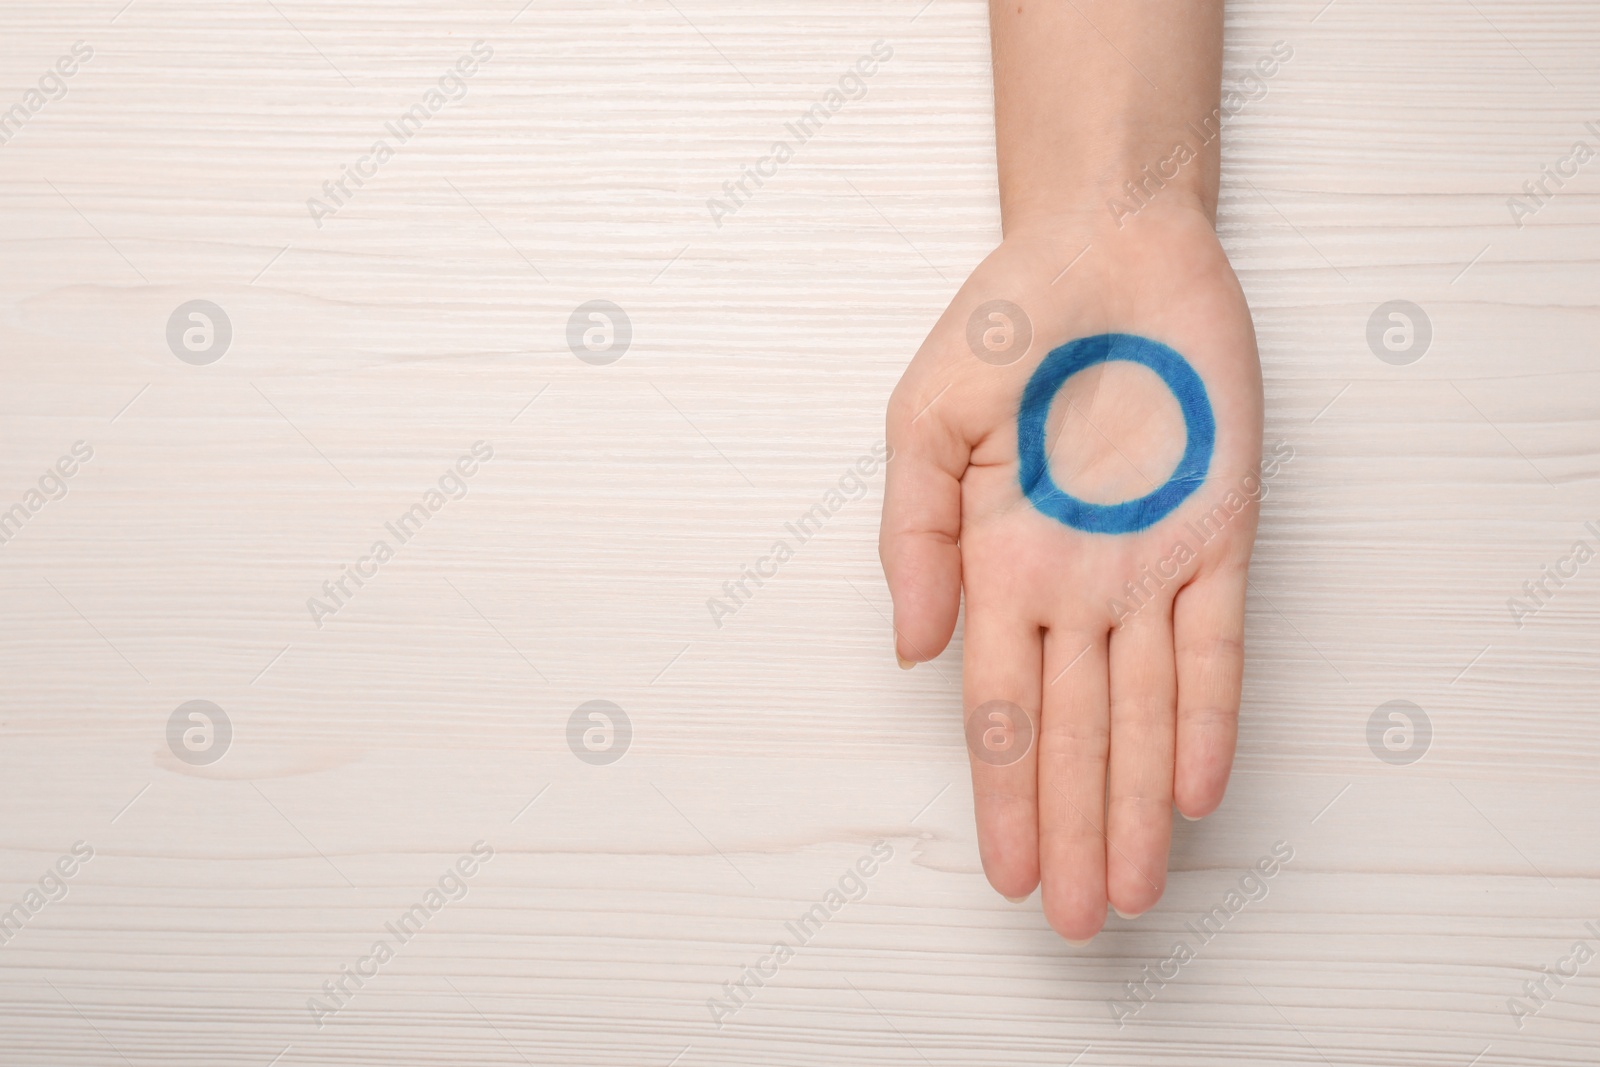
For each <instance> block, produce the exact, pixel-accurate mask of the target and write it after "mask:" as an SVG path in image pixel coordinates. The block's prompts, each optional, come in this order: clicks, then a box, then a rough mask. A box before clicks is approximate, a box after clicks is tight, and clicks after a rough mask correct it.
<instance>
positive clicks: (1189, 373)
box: [1017, 333, 1217, 534]
mask: <svg viewBox="0 0 1600 1067" xmlns="http://www.w3.org/2000/svg"><path fill="white" fill-rule="evenodd" d="M1112 360H1125V361H1127V362H1129V363H1138V364H1140V365H1141V366H1145V367H1149V368H1150V369H1151V370H1153V371H1155V372H1156V373H1157V374H1159V375H1160V376H1161V380H1162V381H1164V382H1166V383H1167V388H1168V389H1171V390H1172V395H1173V397H1174V398H1175V399H1176V400H1177V401H1178V407H1179V408H1180V409H1182V411H1183V422H1184V428H1185V430H1186V431H1187V433H1188V445H1187V446H1186V447H1185V448H1184V450H1183V458H1182V459H1180V460H1179V461H1178V468H1177V470H1175V471H1173V472H1172V477H1171V478H1168V479H1167V481H1166V484H1164V485H1161V486H1158V487H1157V488H1156V489H1154V490H1153V491H1151V492H1150V493H1149V494H1147V495H1145V496H1141V497H1138V498H1137V499H1134V500H1124V501H1123V502H1122V503H1120V504H1091V503H1089V502H1088V501H1087V500H1079V499H1078V498H1077V497H1075V496H1072V495H1070V494H1068V493H1065V492H1062V490H1061V487H1060V486H1058V485H1056V483H1055V482H1054V481H1053V480H1052V479H1051V477H1050V461H1049V459H1048V458H1047V457H1046V455H1045V447H1044V443H1045V441H1044V438H1045V420H1046V419H1047V418H1048V417H1049V415H1050V403H1051V401H1053V400H1054V399H1055V397H1056V394H1057V393H1059V392H1060V391H1061V387H1062V386H1063V385H1065V384H1066V383H1067V379H1069V378H1071V377H1072V376H1073V375H1074V374H1077V373H1078V372H1079V371H1081V370H1087V369H1088V368H1090V367H1092V366H1094V365H1095V364H1097V363H1109V362H1111V361H1112ZM1216 437H1217V424H1216V419H1215V418H1213V416H1212V414H1211V400H1210V399H1209V398H1208V397H1207V396H1206V386H1205V383H1204V382H1202V381H1201V380H1200V375H1198V374H1196V373H1195V371H1194V368H1193V367H1191V366H1189V362H1188V360H1186V359H1184V358H1183V357H1182V356H1180V355H1178V353H1176V352H1174V351H1173V350H1172V349H1171V348H1169V347H1167V346H1166V345H1164V344H1162V343H1161V342H1160V341H1152V340H1151V339H1150V338H1148V337H1135V336H1134V335H1132V334H1127V333H1102V334H1097V335H1096V336H1094V337H1080V338H1078V339H1077V340H1075V341H1068V342H1067V343H1066V344H1064V345H1062V346H1061V347H1060V348H1057V349H1055V350H1054V351H1052V352H1051V353H1050V354H1049V355H1048V356H1046V357H1045V358H1044V361H1043V362H1042V363H1040V364H1039V367H1038V369H1037V370H1035V371H1034V372H1033V377H1032V378H1030V379H1028V387H1027V388H1026V389H1024V390H1023V392H1022V408H1021V410H1020V411H1019V412H1018V414H1017V458H1018V461H1019V468H1020V469H1019V476H1020V480H1021V482H1022V491H1023V492H1024V493H1026V494H1027V495H1028V499H1029V500H1031V501H1033V506H1034V507H1036V508H1038V509H1039V510H1040V511H1041V512H1043V513H1044V514H1046V515H1048V516H1050V517H1051V518H1052V519H1055V520H1057V521H1058V522H1063V523H1066V524H1067V525H1068V526H1071V527H1073V528H1074V529H1078V530H1084V531H1087V532H1089V533H1108V534H1120V533H1134V532H1136V531H1138V530H1143V529H1145V528H1146V527H1149V526H1153V525H1155V524H1156V523H1157V522H1160V521H1161V520H1162V519H1164V518H1166V517H1167V516H1168V515H1170V514H1171V513H1172V511H1173V509H1175V508H1176V507H1177V506H1178V505H1179V504H1181V503H1183V502H1184V501H1185V500H1187V499H1188V498H1189V496H1190V494H1192V493H1193V492H1194V491H1195V490H1196V489H1198V488H1200V484H1201V483H1202V482H1204V481H1205V480H1206V472H1207V471H1208V470H1209V469H1210V467H1211V450H1212V448H1213V446H1214V445H1215V443H1216Z"/></svg>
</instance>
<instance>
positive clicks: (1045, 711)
mask: <svg viewBox="0 0 1600 1067" xmlns="http://www.w3.org/2000/svg"><path fill="white" fill-rule="evenodd" d="M1094 219H1095V221H1092V222H1085V221H1083V220H1082V219H1077V220H1061V219H1052V220H1047V221H1034V222H1030V223H1029V224H1028V225H1027V226H1026V227H1025V228H1022V229H1020V230H1018V231H1014V232H1011V233H1008V234H1007V236H1006V238H1005V240H1004V241H1003V243H1002V244H1001V245H1000V247H999V248H997V249H996V250H995V251H994V252H993V253H992V254H991V255H990V256H989V257H988V258H987V259H985V260H984V262H983V263H982V264H981V265H980V266H979V267H978V269H977V270H976V271H974V272H973V274H972V276H971V278H969V279H968V281H967V283H966V284H965V285H964V286H962V288H961V291H960V292H959V293H957V295H956V297H955V299H954V300H953V301H952V302H951V304H950V306H949V308H948V309H947V310H946V311H945V313H944V315H943V316H942V317H941V318H940V320H939V322H938V323H937V325H935V326H934V328H933V331H932V332H931V333H930V334H929V336H928V339H927V340H926V341H925V342H924V343H923V345H922V347H921V349H920V350H919V351H918V352H917V355H916V358H915V359H913V360H912V362H911V365H910V366H909V368H908V369H907V370H906V373H905V376H904V377H903V378H902V379H901V381H900V384H899V386H898V387H897V388H896V389H895V391H894V395H893V398H892V399H891V401H890V405H889V413H888V440H889V444H890V446H891V448H892V449H893V452H892V455H893V457H894V458H893V460H892V461H891V463H890V464H889V470H888V476H887V486H886V491H885V501H884V510H883V524H882V531H881V537H880V544H879V550H880V555H881V557H882V560H883V566H884V571H885V573H886V575H887V577H888V580H889V587H890V591H891V593H892V594H893V598H894V626H895V652H896V655H897V656H898V657H899V658H900V660H901V663H902V666H910V665H911V664H912V663H916V662H921V661H925V660H928V659H930V658H932V657H934V656H936V655H938V654H939V653H940V652H941V651H942V650H943V649H944V648H945V646H946V644H947V643H948V642H949V640H950V637H951V634H952V632H953V631H954V629H955V624H956V617H957V612H958V609H959V607H960V603H961V596H962V592H963V590H964V591H965V595H966V631H965V646H964V660H963V683H962V698H963V703H964V707H965V712H966V715H967V716H968V717H969V718H970V717H971V716H973V715H974V713H975V712H977V711H978V709H980V708H983V706H984V705H988V704H990V702H992V701H1006V702H1009V703H1010V704H1011V705H1015V706H1017V707H1018V708H1020V709H1021V711H1020V714H1021V715H1025V716H1026V717H1027V721H1026V722H1018V721H1012V722H1011V723H1009V725H1008V722H1007V711H1006V708H1005V706H1004V705H991V706H990V707H988V708H986V709H984V711H983V715H982V717H981V719H980V721H979V722H977V723H976V724H972V723H969V726H971V727H972V728H971V729H969V731H968V737H969V739H974V741H975V744H974V746H973V758H972V781H973V793H974V797H975V802H976V807H977V821H978V841H979V850H980V852H981V854H982V858H983V868H984V871H985V873H986V874H987V875H988V878H989V881H990V883H991V884H992V885H993V886H994V887H995V888H996V889H997V890H998V891H999V892H1000V893H1002V894H1004V895H1005V896H1007V897H1009V898H1020V897H1025V896H1027V895H1028V894H1030V893H1031V892H1032V891H1033V889H1034V887H1035V886H1037V885H1040V884H1041V882H1042V884H1043V893H1042V897H1043V904H1044V911H1045V915H1046V917H1047V918H1048V919H1049V921H1050V924H1051V925H1052V926H1053V927H1054V928H1055V929H1056V930H1057V931H1058V932H1059V933H1060V934H1061V935H1062V936H1063V937H1065V938H1067V939H1068V940H1072V941H1082V940H1084V939H1087V938H1089V937H1092V936H1093V935H1094V934H1095V933H1096V932H1098V931H1099V930H1100V928H1101V925H1102V924H1103V923H1104V921H1105V917H1106V905H1107V902H1108V901H1109V903H1110V904H1111V906H1112V907H1114V908H1116V909H1117V911H1118V912H1120V913H1122V914H1124V915H1137V914H1139V913H1141V912H1143V911H1145V910H1146V909H1148V908H1149V907H1151V906H1152V905H1153V904H1155V903H1156V901H1157V900H1158V899H1160V896H1161V893H1162V889H1163V887H1164V886H1165V883H1166V865H1167V852H1168V846H1169V843H1170V841H1171V835H1172V808H1173V806H1174V804H1176V806H1177V808H1178V810H1179V811H1180V812H1182V813H1183V814H1184V815H1185V816H1187V817H1189V818H1199V817H1200V816H1202V815H1205V814H1207V813H1208V812H1210V811H1211V810H1212V809H1214V808H1215V807H1216V806H1217V804H1218V803H1219V802H1220V801H1221V799H1222V794H1223V789H1224V787H1225V786H1226V784H1227V779H1228V772H1229V768H1230V766H1231V764H1232V760H1233V749H1234V738H1235V734H1236V725H1237V719H1238V708H1239V687H1240V675H1241V672H1242V669H1243V630H1244V598H1245V573H1246V568H1247V566H1248V563H1249V559H1250V548H1251V544H1252V542H1253V540H1254V537H1255V528H1256V512H1257V507H1256V504H1257V501H1258V499H1259V496H1260V492H1261V482H1260V478H1259V471H1260V460H1261V403H1262V400H1261V377H1260V368H1259V365H1258V363H1257V358H1256V345H1255V335H1254V332H1253V330H1252V327H1251V322H1250V314H1249V309H1248V308H1247V307H1246V305H1245V300H1244V296H1243V293H1242V292H1241V291H1240V288H1239V284H1238V282H1237V280H1236V279H1235V277H1234V274H1233V271H1232V269H1231V268H1230V267H1229V265H1228V262H1227V259H1226V257H1225V255H1224V254H1223V251H1222V248H1221V246H1220V245H1219V244H1218V242H1217V238H1216V235H1215V232H1214V230H1213V228H1212V224H1211V221H1210V218H1209V217H1208V215H1207V213H1206V211H1205V210H1204V209H1203V208H1202V207H1201V206H1200V205H1199V204H1190V203H1187V202H1185V201H1184V200H1182V198H1181V197H1179V196H1176V195H1174V196H1173V197H1172V198H1171V200H1170V201H1169V202H1165V203H1163V202H1162V201H1156V202H1153V203H1152V204H1150V205H1149V206H1148V207H1147V208H1146V209H1145V210H1144V211H1143V212H1141V213H1139V214H1138V215H1137V216H1136V217H1133V218H1130V219H1125V220H1124V223H1125V225H1124V226H1123V228H1121V229H1118V228H1117V227H1116V225H1115V224H1114V223H1113V222H1112V221H1111V220H1110V218H1109V217H1106V216H1105V215H1104V213H1099V214H1097V215H1095V216H1094ZM1085 245H1087V246H1088V250H1087V251H1083V249H1084V246H1085ZM1080 252H1081V257H1080ZM1075 257H1077V258H1075ZM1069 263H1072V264H1073V265H1072V267H1071V269H1070V270H1067V271H1066V272H1065V273H1063V268H1065V267H1066V266H1067V265H1068V264H1069ZM995 299H1001V300H1007V301H1011V302H1012V303H1014V304H1015V305H1017V306H1019V307H1020V308H1021V309H1022V310H1023V311H1024V312H1025V314H1026V317H1027V322H1028V323H1031V332H1032V342H1031V345H1030V346H1028V347H1027V350H1026V354H1022V353H1021V352H1020V350H1018V348H1016V347H1013V349H1012V350H1010V351H1009V352H1007V350H1006V348H1005V342H1006V339H1007V333H1006V323H1005V319H1004V317H1002V318H1001V319H995V320H988V319H984V320H983V321H982V322H981V323H980V326H981V327H983V329H987V330H990V331H991V332H990V334H989V338H988V340H989V342H990V344H991V346H992V347H993V348H995V349H997V350H998V351H991V350H990V349H989V348H984V347H983V346H982V344H981V343H980V346H979V349H978V351H979V352H982V353H983V354H984V356H985V357H986V358H979V355H977V354H975V352H974V350H973V348H972V347H970V346H969V340H968V336H969V330H968V323H969V319H971V318H972V316H973V314H974V312H975V311H976V310H977V309H978V308H979V305H981V304H984V303H985V302H986V301H990V300H995ZM1012 325H1013V326H1015V327H1017V328H1018V329H1019V333H1025V332H1026V330H1025V328H1024V326H1025V324H1024V323H1013V324H1012ZM977 332H979V333H980V334H981V333H982V332H983V331H982V330H980V331H977ZM1106 333H1123V334H1133V335H1137V336H1140V337H1145V338H1150V339H1153V340H1156V341H1159V342H1162V343H1164V344H1165V345H1168V346H1170V347H1171V348H1172V349H1174V350H1176V351H1177V352H1178V353H1179V354H1180V355H1181V356H1182V357H1183V358H1184V359H1185V360H1187V361H1188V363H1189V365H1190V366H1192V367H1193V369H1194V370H1195V371H1196V372H1197V373H1198V375H1199V377H1200V379H1201V381H1202V382H1203V384H1204V387H1205V393H1206V395H1207V398H1208V399H1209V404H1210V408H1211V410H1212V412H1213V414H1214V421H1215V448H1214V452H1213V454H1212V455H1211V457H1210V459H1209V463H1208V464H1207V467H1206V473H1205V478H1204V481H1203V483H1201V484H1200V485H1199V486H1198V488H1197V489H1195V490H1194V491H1193V492H1192V494H1191V495H1190V496H1188V497H1187V499H1185V500H1184V501H1183V502H1182V504H1180V505H1179V506H1178V507H1177V509H1176V510H1174V511H1172V512H1171V513H1170V514H1168V515H1166V517H1164V518H1161V519H1160V520H1159V521H1156V522H1155V523H1154V524H1153V525H1150V526H1148V527H1147V528H1145V529H1142V530H1136V531H1133V532H1127V533H1104V532H1086V531H1084V530H1081V529H1076V528H1073V527H1072V526H1069V525H1067V524H1065V523H1064V522H1062V521H1059V520H1058V519H1056V518H1052V517H1050V516H1048V515H1046V514H1044V513H1042V512H1041V511H1040V510H1039V509H1038V508H1037V507H1036V506H1035V505H1034V503H1033V502H1032V501H1031V500H1030V498H1029V497H1028V496H1027V495H1025V493H1024V491H1023V487H1022V485H1021V482H1020V481H1019V464H1018V434H1017V429H1018V426H1017V424H1018V411H1019V403H1020V401H1021V398H1022V396H1023V390H1024V388H1025V386H1027V384H1028V382H1029V379H1030V376H1031V375H1032V374H1033V372H1034V370H1035V369H1036V368H1037V367H1038V366H1039V364H1040V362H1041V361H1042V360H1043V359H1044V358H1045V357H1046V355H1047V354H1048V353H1050V352H1051V351H1052V350H1054V349H1056V348H1057V347H1059V346H1061V345H1063V344H1065V343H1066V342H1069V341H1072V340H1074V339H1076V338H1082V337H1090V336H1094V335H1098V334H1106ZM1015 336H1018V335H1016V334H1014V335H1013V337H1015ZM1008 357H1009V358H1014V359H1015V360H1016V362H1012V363H1009V364H1008V365H996V363H1003V362H1004V360H1005V359H1006V358H1008ZM1186 440H1187V434H1186V430H1185V421H1184V416H1183V413H1182V411H1181V410H1180V408H1179V404H1178V401H1177V400H1176V399H1175V397H1174V395H1173V393H1172V391H1171V390H1170V389H1169V388H1168V386H1167V385H1165V384H1164V383H1163V382H1162V380H1161V378H1160V377H1158V376H1157V375H1156V374H1155V373H1154V372H1153V371H1151V370H1150V369H1148V368H1146V367H1144V366H1141V365H1139V364H1136V363H1131V362H1125V361H1111V362H1103V363H1100V364H1098V365H1095V366H1091V367H1089V368H1088V369H1085V370H1083V371H1081V372H1079V373H1078V374H1076V375H1075V376H1073V377H1072V378H1070V379H1069V380H1068V381H1067V382H1066V383H1065V385H1063V386H1062V388H1061V389H1060V391H1059V393H1057V394H1056V396H1055V399H1054V401H1053V402H1052V403H1051V404H1050V411H1049V417H1048V420H1047V422H1046V437H1045V453H1046V456H1047V457H1048V460H1049V471H1050V475H1051V478H1052V479H1053V481H1054V482H1055V484H1056V485H1057V486H1058V487H1059V488H1060V489H1061V490H1063V491H1064V492H1066V493H1069V494H1071V495H1072V496H1074V497H1077V498H1079V499H1082V500H1085V501H1090V502H1094V503H1102V504H1111V503H1117V502H1120V501H1123V500H1128V499H1132V498H1136V497H1142V496H1144V495H1146V494H1148V493H1150V492H1151V491H1152V490H1154V489H1155V488H1156V487H1157V486H1160V485H1161V484H1163V483H1165V482H1166V481H1167V480H1168V477H1169V475H1170V474H1171V473H1172V472H1173V470H1174V467H1175V466H1176V465H1177V464H1178V462H1179V458H1180V456H1181V455H1182V454H1183V453H1184V450H1185V445H1186ZM1219 509H1220V510H1219ZM1179 545H1183V546H1184V548H1182V549H1180V548H1178V546H1179ZM1130 583H1131V584H1130ZM1010 714H1011V715H1012V716H1013V720H1014V719H1015V716H1017V715H1018V713H1016V712H1012V713H1010ZM1008 728H1010V732H1009V733H1008ZM1030 736H1031V739H1030ZM985 738H987V740H985ZM1008 744H1009V745H1010V748H1009V749H1008V747H1007V746H1008ZM1024 745H1025V746H1027V747H1026V751H1023V750H1022V748H1023V746H1024ZM1012 760H1014V762H1010V761H1012Z"/></svg>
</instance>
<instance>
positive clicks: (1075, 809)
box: [1039, 630, 1110, 941]
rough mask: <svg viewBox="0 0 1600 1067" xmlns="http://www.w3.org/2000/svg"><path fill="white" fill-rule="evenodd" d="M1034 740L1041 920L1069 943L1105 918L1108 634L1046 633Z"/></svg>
mask: <svg viewBox="0 0 1600 1067" xmlns="http://www.w3.org/2000/svg"><path fill="white" fill-rule="evenodd" d="M1043 679H1044V694H1043V696H1044V700H1043V707H1044V715H1043V719H1044V722H1043V731H1042V733H1041V735H1040V743H1039V791H1040V796H1039V824H1040V825H1039V874H1040V878H1041V880H1042V882H1043V885H1044V891H1043V893H1042V896H1043V899H1044V914H1045V918H1047V919H1048V920H1050V925H1051V926H1053V927H1054V928H1055V930H1056V932H1057V933H1058V934H1060V935H1061V936H1062V937H1064V938H1066V939H1067V940H1069V941H1086V940H1088V939H1089V938H1091V937H1093V936H1094V935H1095V934H1096V933H1098V932H1099V930H1100V927H1101V926H1102V925H1104V924H1105V921H1106V841H1105V827H1104V824H1105V793H1106V755H1107V752H1108V741H1109V736H1110V735H1109V723H1108V712H1107V700H1108V693H1107V690H1106V635H1105V634H1104V633H1085V632H1083V631H1067V630H1051V631H1050V632H1048V633H1047V634H1046V635H1045V639H1044V676H1043Z"/></svg>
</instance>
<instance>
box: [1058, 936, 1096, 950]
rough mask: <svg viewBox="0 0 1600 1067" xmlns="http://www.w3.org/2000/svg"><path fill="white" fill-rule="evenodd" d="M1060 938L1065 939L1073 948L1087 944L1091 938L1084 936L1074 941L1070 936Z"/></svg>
mask: <svg viewBox="0 0 1600 1067" xmlns="http://www.w3.org/2000/svg"><path fill="white" fill-rule="evenodd" d="M1061 940H1063V941H1065V942H1066V943H1067V944H1069V945H1071V946H1072V947H1073V948H1082V947H1083V946H1084V945H1087V944H1088V943H1089V942H1090V941H1091V940H1092V939H1091V938H1087V937H1086V938H1084V939H1083V940H1082V941H1074V940H1072V938H1070V937H1063V938H1062V939H1061Z"/></svg>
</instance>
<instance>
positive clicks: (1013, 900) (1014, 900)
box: [1006, 897, 1028, 904]
mask: <svg viewBox="0 0 1600 1067" xmlns="http://www.w3.org/2000/svg"><path fill="white" fill-rule="evenodd" d="M1006 899H1007V900H1009V901H1011V903H1013V904H1021V903H1022V902H1023V901H1025V900H1027V899H1028V898H1027V897H1006Z"/></svg>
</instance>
